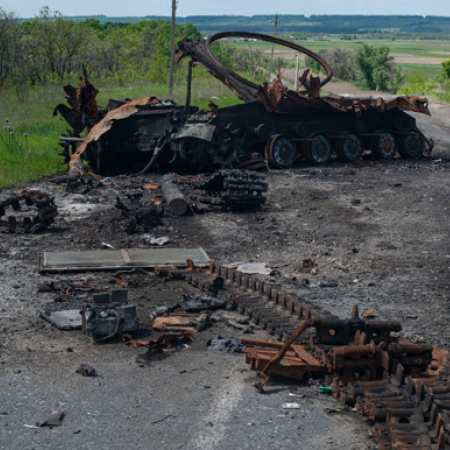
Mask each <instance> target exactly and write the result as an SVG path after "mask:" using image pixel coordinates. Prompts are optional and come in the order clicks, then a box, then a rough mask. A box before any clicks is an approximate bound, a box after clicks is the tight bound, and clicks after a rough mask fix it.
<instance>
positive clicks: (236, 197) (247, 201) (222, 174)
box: [178, 169, 269, 209]
mask: <svg viewBox="0 0 450 450" xmlns="http://www.w3.org/2000/svg"><path fill="white" fill-rule="evenodd" d="M178 182H179V183H180V182H182V184H183V186H184V188H185V190H186V191H187V193H188V194H189V197H190V200H191V201H192V203H193V205H194V207H195V205H196V204H198V203H200V204H205V205H213V206H220V207H222V208H224V209H257V208H260V207H261V206H262V205H263V204H264V203H265V201H266V197H265V196H264V194H265V193H266V192H267V189H268V187H269V185H268V183H267V182H265V175H264V174H262V173H257V172H251V171H241V170H236V169H222V170H218V171H216V172H215V173H214V174H213V175H211V176H209V177H206V178H204V179H200V180H196V181H195V180H187V179H185V178H180V177H178ZM200 209H201V208H200Z"/></svg>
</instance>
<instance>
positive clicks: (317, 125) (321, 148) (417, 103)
mask: <svg viewBox="0 0 450 450" xmlns="http://www.w3.org/2000/svg"><path fill="white" fill-rule="evenodd" d="M225 38H246V39H256V40H260V41H264V42H270V43H273V44H278V45H281V46H284V47H287V48H290V49H292V50H295V51H297V52H300V53H302V54H304V55H307V56H309V57H310V58H313V59H314V60H315V61H317V62H318V63H319V64H320V66H321V67H322V68H323V70H324V71H325V74H326V75H325V76H324V77H323V79H320V78H319V77H316V76H313V75H312V74H310V73H309V70H308V69H307V70H305V72H304V73H303V74H302V75H301V76H300V77H299V84H300V88H299V89H297V90H294V89H290V88H289V87H287V86H285V85H284V84H283V81H282V78H281V74H280V73H279V74H278V76H277V77H276V78H275V79H274V80H273V82H271V83H270V84H269V83H264V84H262V85H258V84H255V83H253V82H251V81H249V80H246V79H244V78H242V77H241V76H239V75H238V74H237V73H235V72H233V71H232V70H230V69H229V68H228V67H226V66H225V65H224V64H223V63H222V62H221V61H219V60H218V59H217V58H216V57H215V56H214V54H213V53H212V51H211V45H212V44H213V43H214V42H216V41H218V40H220V39H225ZM187 57H189V58H190V63H189V74H188V84H187V94H186V103H185V105H184V106H177V105H175V104H172V103H164V102H161V101H160V100H158V99H156V98H154V97H142V98H140V99H138V100H134V101H123V102H119V101H117V100H112V101H110V103H109V105H108V107H107V108H106V109H100V108H98V107H97V105H96V103H95V95H96V93H97V91H96V90H95V88H94V87H93V86H92V85H91V84H90V83H89V82H88V81H87V78H86V76H85V77H83V79H82V83H81V84H80V86H78V88H77V89H75V88H72V87H70V86H66V87H65V90H66V92H67V93H68V94H69V98H68V100H69V104H70V105H71V107H72V108H71V109H70V108H68V107H67V106H65V105H58V107H57V108H56V109H57V110H58V111H59V112H60V113H61V114H62V115H63V116H64V118H65V119H66V120H67V121H68V122H69V124H71V126H72V129H73V130H72V131H71V132H70V133H69V136H63V137H62V138H61V145H62V146H63V148H64V151H63V154H64V155H65V158H66V161H67V162H68V163H69V166H70V171H71V173H73V174H75V173H77V172H80V171H81V168H82V166H83V161H87V162H89V165H90V166H91V168H92V169H93V170H94V171H96V172H98V173H111V172H123V171H124V170H127V169H128V170H133V169H136V168H139V169H140V172H139V173H144V172H146V171H147V170H149V169H150V168H151V167H154V166H156V165H158V166H163V165H168V166H173V167H178V168H180V167H182V168H186V169H190V168H195V169H198V170H206V171H208V170H213V169H216V168H231V167H234V168H247V169H258V168H264V167H267V166H271V167H274V168H279V169H287V168H290V167H292V166H293V165H294V164H295V163H296V162H298V161H300V160H302V159H304V160H306V161H307V162H308V163H310V164H312V165H316V166H319V165H324V164H327V163H329V162H330V160H331V159H332V158H333V157H336V158H337V159H338V160H339V161H341V162H344V163H352V162H354V161H356V160H358V159H360V158H361V157H362V155H363V153H364V152H366V153H368V152H367V151H370V155H371V157H372V158H374V159H387V160H389V159H392V158H394V156H395V155H396V154H397V152H398V154H399V155H400V156H401V157H402V158H412V159H414V158H420V157H421V156H422V155H423V153H424V152H425V151H426V150H427V151H431V149H432V146H433V142H432V140H431V139H427V138H426V137H425V136H424V134H423V133H422V132H421V131H420V130H419V129H418V127H417V125H416V120H415V118H414V117H412V116H411V115H409V114H408V113H406V112H405V111H411V112H418V113H424V114H430V113H429V110H428V100H427V99H426V98H420V97H413V96H398V97H390V98H382V97H378V98H372V97H367V98H351V97H342V96H337V95H329V96H324V97H321V96H320V89H321V88H322V87H323V86H325V84H326V83H328V82H329V81H330V80H331V78H332V76H333V72H332V69H331V68H330V66H329V65H328V64H327V63H326V61H324V60H323V59H322V58H321V57H320V56H319V55H317V54H316V53H314V52H312V51H310V50H308V49H306V48H304V47H301V46H299V45H296V44H293V43H291V42H288V41H285V40H282V39H279V38H277V37H273V36H267V35H263V34H255V33H246V32H224V33H218V34H215V35H213V36H211V37H210V38H209V39H208V40H206V41H205V40H195V41H193V40H187V39H186V40H183V41H180V42H179V43H178V51H177V53H176V55H175V62H177V63H178V62H179V61H181V60H182V59H183V58H187ZM196 64H200V65H202V66H204V67H205V68H206V69H207V70H208V71H209V72H210V73H211V74H212V75H213V76H214V77H216V78H217V79H219V80H220V81H221V82H222V83H224V84H225V85H226V86H227V87H228V88H229V89H231V90H232V91H233V92H234V93H235V94H236V95H237V96H238V97H239V98H240V99H241V100H242V101H243V102H244V103H243V104H238V105H235V106H229V107H223V108H219V107H218V106H217V105H215V104H214V103H212V102H211V103H210V105H209V108H210V110H208V111H205V110H199V109H198V108H197V107H195V106H191V101H190V99H191V80H192V70H193V67H194V65H196ZM84 127H87V128H88V130H89V132H88V134H87V137H86V139H82V138H79V135H80V133H81V131H83V129H84Z"/></svg>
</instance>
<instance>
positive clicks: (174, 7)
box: [169, 0, 178, 100]
mask: <svg viewBox="0 0 450 450" xmlns="http://www.w3.org/2000/svg"><path fill="white" fill-rule="evenodd" d="M177 3H178V1H177V0H172V28H171V32H170V75H169V100H172V97H173V58H174V56H175V18H176V11H177Z"/></svg>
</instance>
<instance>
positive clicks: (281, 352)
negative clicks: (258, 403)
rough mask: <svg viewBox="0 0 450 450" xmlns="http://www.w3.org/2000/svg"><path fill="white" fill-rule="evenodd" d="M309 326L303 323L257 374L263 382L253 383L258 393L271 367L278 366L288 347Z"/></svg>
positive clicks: (267, 378) (268, 375)
mask: <svg viewBox="0 0 450 450" xmlns="http://www.w3.org/2000/svg"><path fill="white" fill-rule="evenodd" d="M309 326H311V324H310V323H309V322H306V321H305V322H303V323H302V324H301V325H300V326H299V327H298V328H297V330H296V332H295V333H294V334H293V335H292V336H291V337H290V338H289V339H288V340H287V341H286V342H285V343H284V344H283V347H281V348H280V350H279V351H278V352H277V353H276V354H275V355H274V356H273V357H272V358H270V360H269V361H268V363H267V365H266V366H265V367H264V369H263V370H262V372H261V373H260V374H259V376H260V377H261V378H263V379H264V381H258V382H256V383H255V386H256V387H257V388H258V390H259V391H260V392H263V391H264V385H265V384H266V383H267V382H268V381H269V379H270V373H271V368H272V366H274V365H276V364H278V363H279V362H280V361H281V360H282V359H283V357H284V355H285V354H286V352H287V351H288V350H289V347H290V346H291V345H292V344H293V343H294V342H295V340H296V339H298V337H299V336H300V335H301V334H302V333H303V332H304V331H305V330H306V329H307V328H308V327H309Z"/></svg>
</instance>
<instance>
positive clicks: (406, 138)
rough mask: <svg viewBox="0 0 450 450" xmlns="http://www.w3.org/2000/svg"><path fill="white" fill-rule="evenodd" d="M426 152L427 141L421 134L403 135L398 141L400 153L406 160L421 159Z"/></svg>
mask: <svg viewBox="0 0 450 450" xmlns="http://www.w3.org/2000/svg"><path fill="white" fill-rule="evenodd" d="M424 150H425V139H424V138H423V137H422V136H420V134H419V133H415V134H403V135H401V136H400V137H399V139H398V152H399V154H400V156H401V157H402V158H404V159H416V158H420V157H421V156H422V154H423V151H424Z"/></svg>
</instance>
